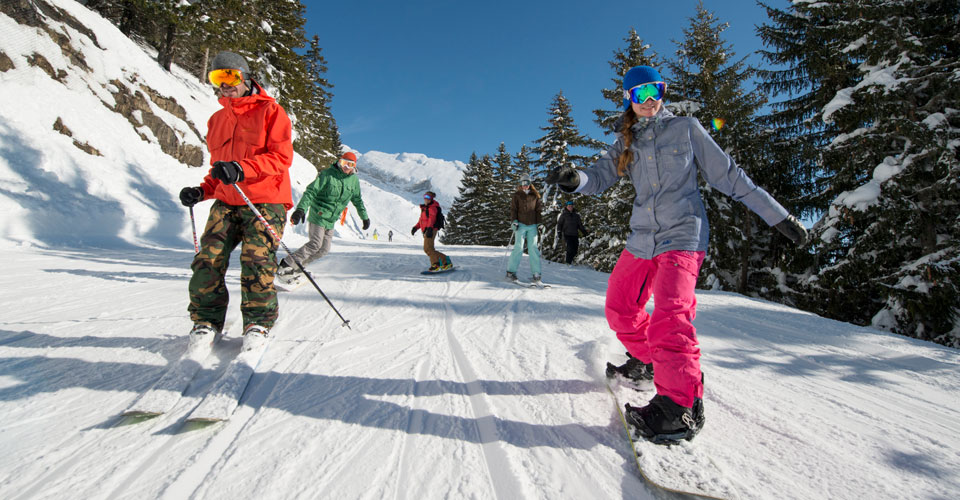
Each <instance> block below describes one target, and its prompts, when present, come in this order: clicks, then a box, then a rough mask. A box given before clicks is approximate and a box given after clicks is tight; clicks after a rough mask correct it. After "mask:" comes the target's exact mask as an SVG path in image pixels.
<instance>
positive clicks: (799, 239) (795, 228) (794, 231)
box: [773, 215, 807, 247]
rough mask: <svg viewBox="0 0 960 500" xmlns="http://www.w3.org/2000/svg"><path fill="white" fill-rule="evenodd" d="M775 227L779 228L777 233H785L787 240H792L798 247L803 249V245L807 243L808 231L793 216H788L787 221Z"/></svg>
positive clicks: (784, 220)
mask: <svg viewBox="0 0 960 500" xmlns="http://www.w3.org/2000/svg"><path fill="white" fill-rule="evenodd" d="M773 227H775V228H777V231H780V232H781V233H783V235H784V236H786V237H787V238H790V241H792V242H793V243H794V244H795V245H797V246H798V247H802V246H803V244H804V243H806V242H807V229H806V228H805V227H803V224H801V223H800V221H798V220H797V218H796V217H794V216H792V215H788V216H787V218H786V219H783V220H782V221H780V222H779V223H777V225H775V226H773Z"/></svg>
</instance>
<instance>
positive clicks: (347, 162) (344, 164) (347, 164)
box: [340, 158, 357, 169]
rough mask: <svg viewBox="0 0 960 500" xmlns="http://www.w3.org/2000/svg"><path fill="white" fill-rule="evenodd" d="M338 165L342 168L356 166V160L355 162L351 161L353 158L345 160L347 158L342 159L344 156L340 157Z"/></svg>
mask: <svg viewBox="0 0 960 500" xmlns="http://www.w3.org/2000/svg"><path fill="white" fill-rule="evenodd" d="M340 166H341V167H343V168H347V169H350V168H357V162H355V161H353V160H347V159H344V158H340Z"/></svg>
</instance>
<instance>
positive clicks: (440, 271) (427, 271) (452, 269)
mask: <svg viewBox="0 0 960 500" xmlns="http://www.w3.org/2000/svg"><path fill="white" fill-rule="evenodd" d="M457 269H459V268H458V267H456V266H454V267H451V268H450V269H439V270H437V271H431V270H429V269H427V270H426V271H421V272H420V274H443V273H450V272H453V271H456V270H457Z"/></svg>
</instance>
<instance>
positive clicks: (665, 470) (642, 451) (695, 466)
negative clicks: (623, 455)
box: [606, 380, 739, 500]
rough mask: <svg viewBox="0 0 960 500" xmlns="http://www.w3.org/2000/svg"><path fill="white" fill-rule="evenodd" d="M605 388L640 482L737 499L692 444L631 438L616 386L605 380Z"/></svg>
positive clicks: (706, 495) (668, 489)
mask: <svg viewBox="0 0 960 500" xmlns="http://www.w3.org/2000/svg"><path fill="white" fill-rule="evenodd" d="M606 385H607V391H608V392H610V395H611V396H613V402H614V405H615V406H616V408H617V415H618V416H619V417H620V423H622V424H623V429H624V431H625V433H626V435H627V442H628V443H629V445H630V448H631V449H632V450H633V456H634V459H635V461H636V463H637V469H638V470H639V471H640V475H641V476H642V477H643V479H645V480H646V481H647V482H648V483H650V484H652V485H654V486H656V487H658V488H660V489H663V490H667V491H672V492H675V493H682V494H686V495H696V496H699V497H703V498H712V499H723V500H732V499H736V498H739V495H738V493H737V490H736V489H735V488H734V487H733V485H732V484H731V483H730V482H729V481H728V480H727V479H726V477H725V476H724V473H723V471H721V470H720V468H719V467H717V465H716V464H715V463H714V462H713V460H711V459H710V457H709V456H707V455H705V454H703V453H702V452H700V451H699V450H698V449H697V446H696V444H695V443H694V442H693V441H683V442H680V443H677V444H671V445H662V444H653V443H652V442H650V441H647V440H646V439H643V438H639V439H634V438H633V432H632V429H631V427H630V424H628V423H627V419H626V418H625V416H624V414H623V405H621V404H620V398H619V397H618V396H617V386H616V385H613V386H611V381H610V380H607V381H606ZM630 390H633V389H630ZM694 440H696V438H694Z"/></svg>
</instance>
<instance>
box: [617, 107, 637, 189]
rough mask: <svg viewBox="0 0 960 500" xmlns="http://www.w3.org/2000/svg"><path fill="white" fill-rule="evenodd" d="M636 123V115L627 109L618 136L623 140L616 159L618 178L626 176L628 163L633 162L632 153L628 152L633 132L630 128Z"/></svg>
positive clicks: (622, 117)
mask: <svg viewBox="0 0 960 500" xmlns="http://www.w3.org/2000/svg"><path fill="white" fill-rule="evenodd" d="M636 123H637V115H636V114H635V113H634V112H633V109H632V108H627V110H626V111H624V112H623V115H622V116H621V120H620V136H621V138H622V140H623V151H622V152H621V153H620V158H618V159H617V175H619V176H620V177H626V176H627V169H628V168H629V166H630V162H632V161H633V153H631V152H630V144H632V143H633V131H632V130H630V127H633V126H634V125H635V124H636Z"/></svg>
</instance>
